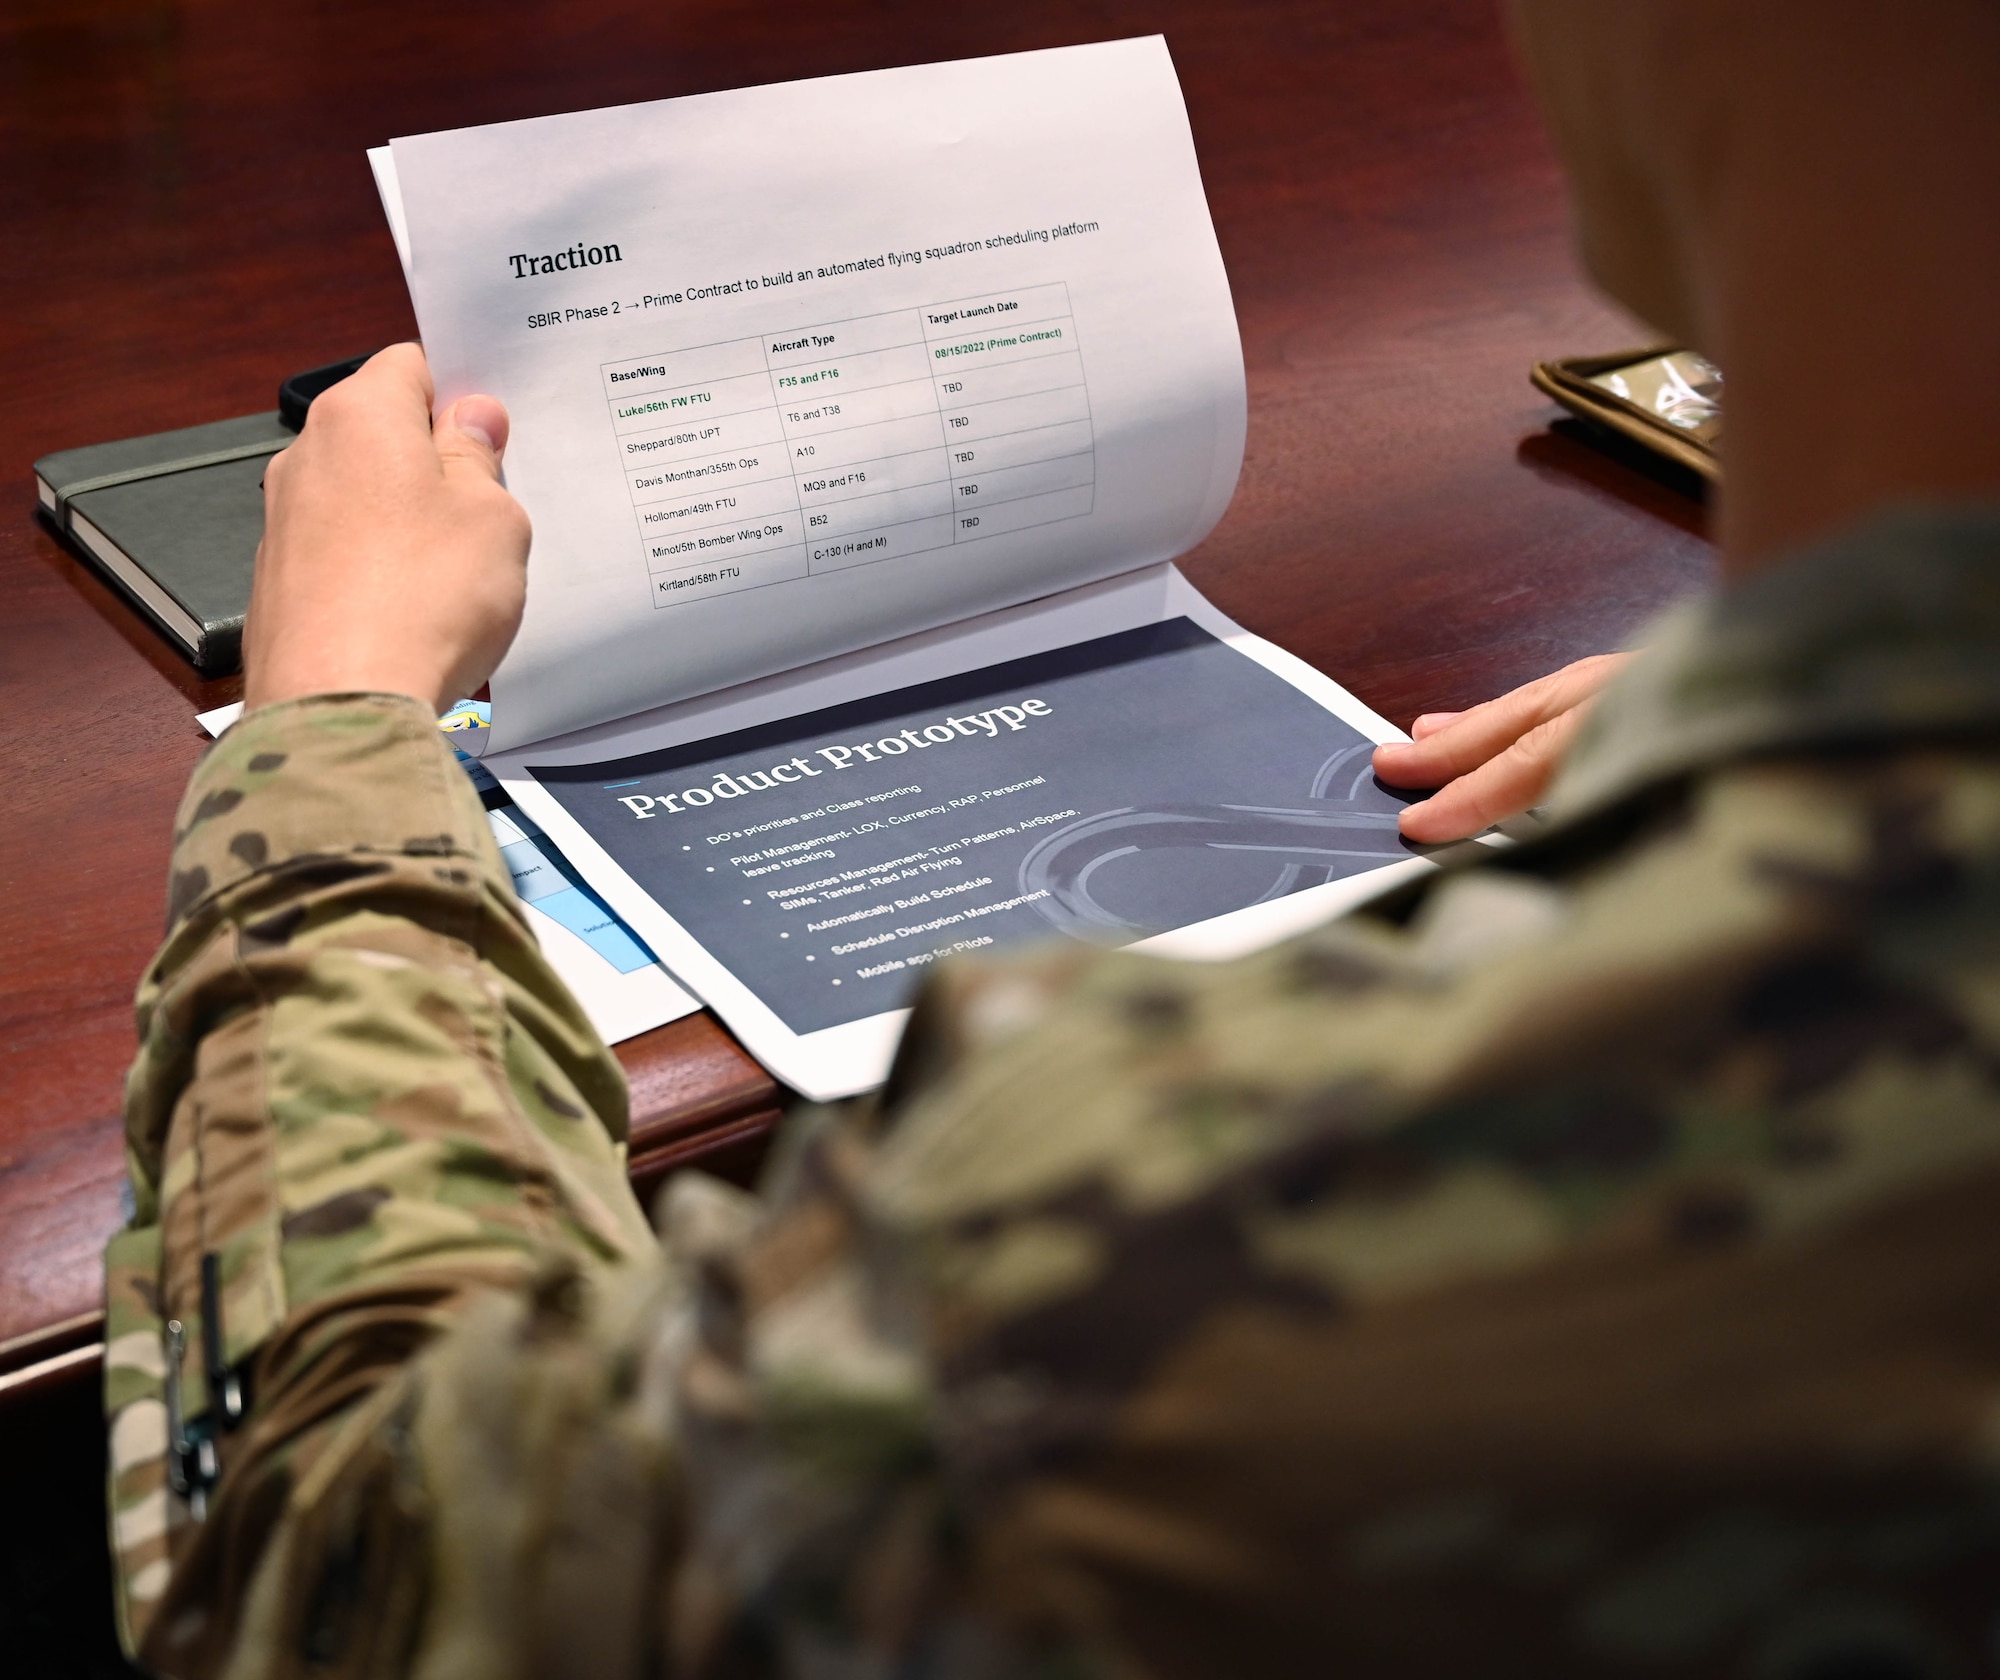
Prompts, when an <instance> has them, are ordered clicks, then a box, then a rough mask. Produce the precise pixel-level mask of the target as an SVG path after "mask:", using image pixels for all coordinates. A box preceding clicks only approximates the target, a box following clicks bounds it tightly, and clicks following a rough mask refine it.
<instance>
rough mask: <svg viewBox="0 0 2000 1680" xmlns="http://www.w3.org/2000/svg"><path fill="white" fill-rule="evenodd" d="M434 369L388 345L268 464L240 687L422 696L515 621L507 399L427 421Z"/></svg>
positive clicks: (521, 575)
mask: <svg viewBox="0 0 2000 1680" xmlns="http://www.w3.org/2000/svg"><path fill="white" fill-rule="evenodd" d="M433 395H434V392H433V388H432V385H431V375H430V368H429V366H428V365H427V364H426V363H425V361H424V353H423V351H422V350H421V349H420V348H419V347H418V346H416V345H414V344H397V345H392V346H391V347H390V348H389V349H387V350H384V351H383V352H382V353H381V354H380V355H379V356H375V357H372V358H370V360H369V361H368V363H367V364H366V365H365V366H364V367H362V368H361V369H360V371H358V372H357V373H355V374H353V375H351V376H350V377H349V378H347V379H344V380H342V381H341V382H340V383H339V384H338V385H335V386H333V387H331V388H330V389H329V390H327V391H326V392H325V393H323V394H322V395H321V396H319V397H318V398H316V399H315V400H314V402H313V405H312V409H311V411H310V412H309V413H308V415H307V417H306V427H305V430H304V432H302V433H301V434H300V436H299V441H298V442H297V443H295V444H293V445H292V446H291V447H290V448H288V449H286V450H284V451H282V452H281V453H279V454H278V455H275V456H273V457H272V459H271V464H270V466H269V467H268V468H266V469H265V473H264V540H263V542H262V543H261V544H260V545H259V546H258V549H257V573H256V580H255V582H254V584H253V585H252V587H251V592H250V615H249V619H248V622H247V623H246V625H245V627H244V634H243V667H244V676H245V682H244V700H245V704H246V705H248V706H250V707H252V708H254V707H257V706H264V705H269V704H270V703H272V702H273V701H277V700H290V699H295V698H297V697H298V696H301V695H306V694H328V693H340V692H360V691H371V690H372V691H379V692H385V693H391V694H410V695H414V696H416V698H418V699H419V700H422V701H424V702H425V703H426V704H427V705H429V706H431V707H432V708H434V709H442V708H443V707H444V706H446V705H448V704H449V703H450V702H451V701H452V700H454V699H456V698H457V697H458V696H459V695H462V694H470V693H471V692H472V691H473V690H475V689H476V688H478V687H479V685H480V684H481V683H483V682H485V681H486V679H487V678H488V677H489V676H491V675H492V674H493V668H494V667H495V666H496V665H498V664H499V663H500V657H501V655H502V654H504V653H505V652H506V651H507V646H508V644H509V643H510V642H512V641H513V639H514V632H515V631H516V630H517V629H519V628H520V624H521V609H522V607H523V605H524V604H525V602H526V599H527V587H528V516H527V514H526V513H525V512H524V511H523V510H522V507H521V504H520V503H519V502H517V501H515V500H514V498H513V497H512V496H510V495H509V494H508V493H507V491H506V490H505V489H504V488H503V487H502V485H501V483H500V455H501V452H502V451H503V450H504V449H505V448H506V447H507V410H506V409H505V407H503V406H502V405H501V404H500V403H499V402H498V401H497V400H496V399H495V398H492V397H484V396H474V397H461V398H460V399H459V400H458V401H457V402H455V403H453V404H452V405H451V407H450V408H448V409H446V410H445V411H444V413H442V414H440V415H439V416H438V417H437V420H436V422H435V424H433V422H432V419H431V401H432V397H433Z"/></svg>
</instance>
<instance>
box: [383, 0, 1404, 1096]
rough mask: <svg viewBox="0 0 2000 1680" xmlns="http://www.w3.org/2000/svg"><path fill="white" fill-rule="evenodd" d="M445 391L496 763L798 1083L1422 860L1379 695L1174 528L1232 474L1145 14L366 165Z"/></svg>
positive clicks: (1223, 936) (1217, 332) (761, 1051)
mask: <svg viewBox="0 0 2000 1680" xmlns="http://www.w3.org/2000/svg"><path fill="white" fill-rule="evenodd" d="M371 161H372V163H373V165H374V168H375V172H376V178H377V181H378V183H379V185H380V187H381V190H382V196H383V202H384V205H385V208H386V210H387V212H388V215H389V220H390V224H391V228H392V230H393V231H394V232H395V235H396V240H397V248H398V251H399V254H400V255H401V257H402V260H403V263H404V268H405V271H406V274H407V276H408V279H409V284H410V289H411V295H412V297H413V299H414V302H415V305H416V311H417V317H418V321H419V323H420V325H421V328H422V332H423V339H424V345H425V349H426V351H427V353H428V355H429V357H430V362H431V367H432V370H433V373H434V375H435V377H436V380H437V386H438V401H439V404H440V406H442V405H443V404H445V403H449V402H450V401H452V400H453V399H454V398H456V397H458V396H461V395H464V394H467V393H469V392H472V391H486V392H490V393H492V394H494V395H495V396H498V397H500V398H501V399H502V400H504V401H505V402H506V403H507V405H508V407H509V409H510V411H511V413H512V416H513V433H512V438H511V441H510V443H509V446H508V451H507V459H506V477H507V483H508V486H509V488H510V489H512V490H513V491H514V493H515V494H516V495H517V496H519V497H520V499H521V501H522V503H523V504H524V505H525V507H526V508H527V510H528V512H529V514H530V516H531V518H532V519H533V522H534V532H535V535H534V546H533V550H532V554H531V557H530V563H529V590H528V607H527V615H526V618H525V621H524V623H523V625H522V629H521V633H520V636H519V637H518V639H517V640H516V642H515V644H514V647H513V649H512V651H511V652H510V653H509V655H508V657H507V659H506V661H505V662H504V663H503V664H502V666H501V668H500V670H499V672H498V673H497V674H496V675H495V677H494V679H493V684H492V727H491V730H490V756H489V757H488V759H487V765H488V768H489V769H490V770H491V771H492V772H493V773H494V774H495V775H497V776H498V777H499V778H500V780H501V782H502V783H503V784H504V785H505V787H506V789H507V791H508V793H509V794H511V795H512V797H513V799H514V801H515V802H516V805H517V807H518V810H519V812H520V813H521V816H522V819H523V820H524V821H526V822H528V823H531V824H533V825H537V827H538V830H539V833H540V835H541V836H542V837H544V838H545V840H546V842H547V843H548V845H549V848H550V850H551V851H552V852H553V853H554V854H555V855H559V856H561V857H562V858H565V859H567V860H568V864H569V866H570V867H572V868H573V869H574V870H575V871H576V872H577V873H578V874H579V875H580V876H581V878H582V880H583V881H584V882H585V883H587V884H588V886H589V887H590V888H591V889H593V890H594V891H595V892H596V893H597V894H598V895H600V896H601V898H602V900H603V901H604V903H605V904H607V905H608V906H609V908H610V909H611V910H614V911H616V912H617V915H618V917H619V918H620V919H621V920H622V922H623V923H624V924H625V925H626V927H628V928H629V929H630V931H631V934H632V936H634V937H635V938H636V939H637V940H638V941H640V942H642V943H643V945H644V946H645V947H647V948H649V949H650V951H651V952H653V953H656V954H657V956H658V958H659V959H660V961H661V962H662V963H663V964H664V965H665V967H666V968H667V969H668V970H671V972H672V973H673V975H674V976H675V977H676V978H677V979H678V980H679V982H680V983H681V984H682V985H684V986H685V987H687V988H688V989H689V990H690V991H691V992H693V993H694V994H695V995H696V996H698V997H700V998H701V999H702V1000H703V1001H704V1002H705V1003H707V1004H708V1005H709V1006H710V1007H712V1008H713V1009H715V1010H716V1011H717V1013H718V1014H720V1015H721V1016H722V1017H723V1019H724V1020H726V1021H727V1022H728V1023H729V1025H730V1026H731V1027H732V1028H733V1029H734V1030H735V1031H736V1032H737V1034H738V1035H739V1037H741V1039H742V1040H743V1042H744V1044H745V1045H746V1046H747V1047H748V1048H749V1049H750V1050H751V1051H752V1053H754V1054H755V1055H757V1056H759V1057H760V1058H761V1059H762V1060H763V1061H764V1062H765V1063H766V1065H767V1066H769V1067H770V1068H772V1069H773V1071H774V1072H776V1073H777V1074H778V1075H779V1076H780V1077H781V1078H783V1079H785V1080H786V1081H788V1082H789V1083H791V1084H792V1085H794V1086H796V1087H798V1088H799V1089H800V1090H802V1091H805V1092H807V1093H808V1094H810V1095H813V1096H816V1097H830V1096H836V1095H841V1094H844V1093H847V1092H851V1091H856V1090H860V1089H864V1088H866V1087H867V1086H869V1085H872V1084H874V1083H877V1082H879V1081H880V1080H881V1078H882V1077H883V1076H884V1074H885V1072H886V1070H887V1067H888V1063H889V1058H890V1056H891V1055H892V1053H893V1049H894V1044H895V1040H896V1036H897V1033H898V1031H899V1028H900V1025H901V1022H902V1020H903V1018H904V1015H905V1013H906V1012H907V1009H908V1007H909V1000H910V998H911V995H912V993H913V992H914V990H915V988H916V987H917V985H918V984H919V983H920V982H921V980H922V977H923V975H924V973H925V972H926V971H927V970H928V968H929V967H930V966H931V965H933V964H935V963H936V962H938V961H940V960H943V959H944V958H946V957H948V956H952V955H954V954H957V953H962V952H977V951H984V950H988V949H994V948H1000V947H1004V946H1007V945H1010V944H1014V943H1017V942H1019V941H1022V940H1026V939H1033V938H1043V939H1050V938H1053V939H1065V938H1067V939H1074V940H1085V941H1090V942H1093V943H1098V944H1106V945H1130V944H1144V945H1145V946H1146V947H1147V948H1148V949H1155V950H1162V951H1170V952H1173V953H1176V954H1180V955H1184V956H1209V957H1213V956H1221V955H1228V954H1233V953H1235V952H1237V951H1241V950H1247V949H1251V948H1254V947H1255V946H1256V945H1257V944H1259V943H1263V942H1268V941H1269V940H1272V939H1274V938H1278V937H1282V936H1283V935H1284V934H1285V933H1287V932H1289V931H1292V930H1293V929H1295V928H1298V927H1302V926H1305V925H1309V924H1310V923H1311V922H1312V921H1314V920H1316V919H1319V918H1322V917H1324V916H1326V915H1328V914H1330V913H1332V911H1333V910H1334V909H1335V908H1337V907H1338V906H1339V905H1341V904H1343V903H1349V902H1353V901H1355V900H1356V899H1357V898H1358V897H1360V896H1365V895H1366V894H1367V893H1369V892H1372V891H1375V890H1379V888H1380V886H1381V885H1382V884H1383V882H1384V881H1385V880H1387V879H1388V878H1390V876H1391V875H1392V874H1393V873H1396V872H1400V871H1405V870H1409V869H1421V868H1424V867H1427V865H1425V864H1424V863H1423V862H1422V860H1421V859H1418V858H1416V857H1415V856H1414V855H1413V854H1412V853H1411V851H1410V849H1409V848H1408V847H1407V846H1406V845H1405V843H1404V842H1403V841H1402V840H1401V838H1400V836H1399V834H1398V833H1397V829H1396V811H1397V809H1398V807H1399V804H1400V800H1399V797H1398V796H1397V795H1395V794H1393V793H1391V792H1390V791H1388V790H1386V789H1383V788H1381V787H1380V786H1379V785H1377V784H1376V783H1375V781H1374V779H1373V777H1372V775H1371V774H1370V772H1369V752H1370V749H1371V748H1372V747H1373V746H1374V745H1375V744H1376V743H1378V742H1380V741H1384V740H1390V739H1395V738H1398V737H1397V732H1396V731H1395V730H1394V729H1393V728H1391V727H1390V725H1388V724H1387V723H1386V722H1385V721H1384V720H1383V719H1381V718H1379V717H1377V716H1376V715H1375V714H1374V713H1372V712H1371V711H1369V710H1368V709H1367V708H1366V707H1365V706H1363V705H1361V704H1360V703H1359V702H1358V701H1356V700H1355V699H1354V698H1353V697H1352V696H1350V695H1348V694H1346V693H1345V692H1344V691H1343V690H1341V689H1340V688H1339V687H1338V686H1337V685H1336V684H1335V683H1333V682H1332V681H1330V680H1329V679H1328V678H1326V677H1324V676H1322V675H1320V674H1319V673H1317V672H1314V671H1312V670H1310V669H1309V668H1307V667H1306V666H1304V665H1303V664H1301V663H1300V662H1299V661H1298V660H1296V659H1293V658H1291V657H1290V656H1289V655H1287V654H1284V653H1282V652H1281V651H1280V650H1278V649H1276V648H1274V647H1272V646H1270V645H1269V644H1268V643H1264V642H1261V641H1259V640H1258V639H1257V638H1255V637H1252V636H1248V635H1246V634H1245V633H1244V632H1242V631H1241V630H1240V629H1238V628H1237V626H1235V625H1234V624H1232V623H1230V622H1229V621H1228V620H1227V619H1226V618H1224V617H1223V616H1222V615H1221V614H1220V613H1218V612H1217V611H1216V610H1215V609H1214V608H1213V607H1212V606H1210V605H1209V603H1208V602H1206V601H1205V600H1203V599H1202V598H1201V596H1200V595H1199V594H1198V593H1197V592H1196V591H1195V590H1194V589H1193V588H1191V587H1190V586H1189V585H1188V584H1187V582H1186V581H1185V579H1183V578H1182V577H1181V576H1180V574H1179V573H1178V572H1177V571H1176V570H1175V569H1174V568H1173V566H1172V564H1171V562H1172V561H1173V559H1174V558H1175V557H1177V556H1179V555H1181V554H1184V553H1185V552H1187V551H1188V550H1189V549H1190V548H1192V547H1193V546H1194V545H1196V544H1197V543H1199V542H1200V541H1201V539H1202V538H1203V537H1204V536H1205V535H1206V534H1207V533H1208V532H1209V530H1210V529H1211V528H1212V527H1213V526H1214V525H1215V523H1216V521H1217V520H1218V519H1220V518H1221V516H1222V513H1223V511H1224V509H1225V508H1226V507H1227V506H1228V503H1229V499H1230V496H1231V494H1232V492H1233V490H1234V487H1235V483H1236V477H1237V473H1238V471H1239V468H1240V466H1241V462H1242V455H1243V442H1244V417H1245V392H1244V378H1243V363H1242V353H1241V349H1240V346H1239V343H1238V339H1237V333H1236V324H1235V317H1234V313H1233V310H1232V307H1231V304H1230V298H1229V287H1228V280H1227V277H1226V275H1225V273H1224V270H1223V265H1222V259H1221V255H1220V252H1219V250H1218V248H1217V245H1216V240H1215V233H1214V230H1213V227H1212V226H1211V224H1210V221H1209V216H1208V209H1207V204H1206V201H1205V199H1204V197H1203V193H1202V187H1201V178H1200V171H1199V168H1198V166H1197V162H1196V158H1195V152H1194V145H1193V140H1192V137H1191V135H1190V132H1189V129H1188V122H1187V115H1186V111H1185V109H1184V107H1183V105H1182V101H1181V96H1180V89H1179V85H1178V83H1177V81H1176V79H1175V75H1174V70H1173V65H1172V61H1171V59H1170V58H1169V56H1168V52H1167V48H1166V45H1165V43H1164V42H1163V41H1161V40H1159V39H1157V38H1154V39H1148V40H1136V41H1119V42H1112V43H1107V44H1103V45H1098V46H1088V47H1074V48H1065V49H1060V50H1056V51H1050V52H1037V53H1024V54H1018V55H1014V56H1010V57H1003V58H990V59H981V60H974V61H970V62H966V63H957V64H939V65H928V66H922V67H918V68H914V69H905V70H890V71H881V72H875V73H870V74H866V75H856V76H840V77H832V78H828V79H826V80H823V81H813V82H799V83H792V84H788V85H784V86H776V87H762V88H749V89H744V90H741V91H737V92H730V93H717V94H707V95H702V96H699V97H695V98H688V99H675V100H664V101H660V102H658V103H654V104H647V105H634V106H627V107H623V108H620V109H615V110H606V111H590V112H580V113H575V114H570V115H564V116H554V117H545V118H539V119H535V120H532V121H525V122H515V123H503V124H497V125H495V126H492V127H488V128H478V129H464V130H457V131H454V132H449V133H441V134H430V135H422V136H417V137H415V138H409V139H398V140H395V141H394V142H393V143H392V144H391V145H390V146H389V147H386V148H383V149H381V150H380V151H378V152H376V153H373V154H371Z"/></svg>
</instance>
